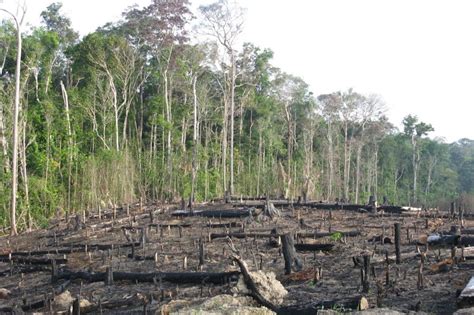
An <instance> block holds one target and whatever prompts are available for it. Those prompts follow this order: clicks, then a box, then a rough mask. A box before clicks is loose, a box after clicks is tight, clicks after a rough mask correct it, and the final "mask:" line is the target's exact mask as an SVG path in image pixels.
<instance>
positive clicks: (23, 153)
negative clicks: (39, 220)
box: [20, 118, 33, 231]
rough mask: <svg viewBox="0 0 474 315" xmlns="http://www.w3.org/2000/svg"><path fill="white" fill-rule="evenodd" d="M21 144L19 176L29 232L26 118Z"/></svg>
mask: <svg viewBox="0 0 474 315" xmlns="http://www.w3.org/2000/svg"><path fill="white" fill-rule="evenodd" d="M22 134H23V136H22V143H21V151H20V160H21V175H22V178H23V186H24V189H25V208H26V224H27V229H28V231H31V229H32V228H33V220H32V218H31V212H30V210H31V209H30V194H29V189H28V173H27V170H26V148H27V144H26V118H25V119H24V121H23V132H22Z"/></svg>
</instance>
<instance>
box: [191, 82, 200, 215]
mask: <svg viewBox="0 0 474 315" xmlns="http://www.w3.org/2000/svg"><path fill="white" fill-rule="evenodd" d="M196 83H197V75H196V76H194V78H193V162H192V168H193V169H192V175H191V200H190V203H191V204H190V206H191V208H192V205H193V203H194V193H195V182H196V167H197V162H196V159H197V147H198V141H197V140H198V101H197V92H196Z"/></svg>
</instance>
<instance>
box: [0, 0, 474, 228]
mask: <svg viewBox="0 0 474 315" xmlns="http://www.w3.org/2000/svg"><path fill="white" fill-rule="evenodd" d="M61 8H62V5H61V3H53V4H51V5H50V6H48V7H47V8H45V10H44V11H43V12H42V13H41V18H42V23H41V25H38V26H34V27H32V28H31V29H29V30H24V31H23V32H22V36H21V37H22V42H23V47H22V49H21V76H20V94H19V97H20V99H19V105H20V108H19V121H18V128H17V131H18V156H17V157H18V193H17V202H18V206H17V211H16V216H17V221H18V225H19V227H20V229H26V228H32V227H41V226H45V225H47V222H48V220H49V218H51V217H53V216H55V215H63V214H66V213H74V212H77V211H95V210H96V209H97V208H98V207H102V208H105V207H110V206H116V205H121V204H125V203H132V202H136V201H137V200H140V199H141V200H144V201H145V200H147V201H155V200H159V201H163V202H172V201H177V200H180V199H181V198H184V199H186V200H189V199H191V200H195V201H208V200H211V199H213V198H216V197H222V196H223V195H224V193H225V191H228V192H229V193H230V194H232V195H237V196H240V195H250V196H258V195H271V196H278V197H283V198H290V199H291V198H293V199H297V198H298V197H299V196H301V197H303V198H305V199H314V200H322V201H332V202H333V201H335V200H343V201H345V202H351V203H366V202H367V199H368V198H369V196H371V195H374V196H376V197H377V199H378V200H382V198H383V196H385V197H386V198H387V200H388V202H390V203H392V204H403V205H413V206H424V207H428V208H431V207H446V205H447V204H448V203H450V202H451V201H454V200H457V201H458V202H459V204H464V205H470V206H471V208H472V206H473V205H474V140H471V139H460V140H459V141H457V142H454V143H446V142H444V141H443V140H442V139H432V138H430V137H429V136H430V132H432V131H433V130H434V129H433V127H432V126H431V125H430V123H429V122H423V121H420V120H419V119H418V117H416V116H414V115H411V114H410V113H407V115H406V117H405V118H404V120H403V122H402V124H403V130H398V129H397V128H395V127H394V125H393V123H392V122H390V121H388V119H387V117H386V115H385V112H386V108H387V106H389V104H385V103H384V101H383V99H382V97H381V96H379V95H364V94H361V93H358V92H357V91H355V90H353V89H349V90H341V91H334V92H333V93H330V94H325V95H314V94H313V93H312V92H311V90H310V88H309V86H308V84H307V83H306V82H304V81H303V80H302V79H301V78H298V77H295V76H293V75H291V74H288V73H286V72H285V71H284V69H279V68H277V67H275V66H274V65H272V58H273V55H274V52H273V51H271V50H269V49H266V48H261V47H258V46H257V44H256V43H255V44H254V43H244V44H243V45H240V44H239V43H241V42H242V41H243V40H244V39H242V38H240V36H241V31H242V25H243V23H245V16H244V10H243V9H242V8H239V7H237V6H236V5H235V4H234V3H233V2H230V1H227V0H219V1H217V2H215V3H213V4H210V5H208V6H201V7H200V8H199V10H198V12H192V11H191V8H190V3H189V2H188V1H187V0H174V1H167V0H153V1H151V2H150V4H149V5H148V6H146V7H144V8H138V7H134V8H131V9H129V10H127V11H126V12H124V13H123V19H122V20H120V21H111V22H110V23H108V24H106V25H104V26H103V27H101V28H99V29H97V30H96V31H95V32H93V33H90V34H88V35H86V36H84V37H83V38H80V36H79V35H78V33H77V32H76V31H75V30H74V28H73V26H72V24H71V21H70V20H69V19H68V17H66V16H65V15H63V13H62V11H61ZM191 23H192V25H194V27H191ZM196 34H199V35H198V36H196ZM17 42H18V41H17V37H16V27H15V24H14V23H12V22H11V19H8V18H5V19H4V20H3V21H2V22H1V25H0V63H1V66H0V164H1V168H0V226H8V225H10V217H11V215H10V210H9V209H10V207H11V199H12V198H11V189H12V185H11V182H12V160H13V158H12V157H13V154H14V153H13V148H12V147H13V144H12V143H13V142H12V138H13V122H14V111H13V108H14V102H15V79H16V78H15V71H16V67H15V66H16V62H17V51H18V50H17ZM275 53H278V52H275ZM316 58H317V57H316ZM315 70H317V69H315Z"/></svg>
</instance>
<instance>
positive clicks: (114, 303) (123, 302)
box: [81, 295, 143, 314]
mask: <svg viewBox="0 0 474 315" xmlns="http://www.w3.org/2000/svg"><path fill="white" fill-rule="evenodd" d="M139 303H143V301H142V300H141V299H140V298H139V297H137V296H136V295H134V296H132V297H130V298H127V299H114V300H110V301H105V302H101V303H100V304H94V305H88V306H85V307H81V314H87V313H102V310H103V309H107V310H112V309H117V308H121V307H125V306H138V305H139Z"/></svg>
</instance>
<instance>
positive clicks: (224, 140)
mask: <svg viewBox="0 0 474 315" xmlns="http://www.w3.org/2000/svg"><path fill="white" fill-rule="evenodd" d="M227 107H228V104H227V99H226V98H225V97H224V118H223V125H224V128H223V129H222V183H223V188H224V192H225V190H226V186H227V182H226V171H227V121H228V108H227Z"/></svg>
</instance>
